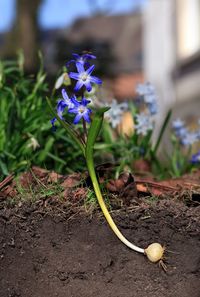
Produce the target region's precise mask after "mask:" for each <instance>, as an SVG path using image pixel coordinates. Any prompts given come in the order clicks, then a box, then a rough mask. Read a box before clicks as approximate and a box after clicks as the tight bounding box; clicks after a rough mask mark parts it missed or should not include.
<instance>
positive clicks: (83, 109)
mask: <svg viewBox="0 0 200 297" xmlns="http://www.w3.org/2000/svg"><path fill="white" fill-rule="evenodd" d="M72 103H73V104H74V107H72V108H70V109H69V110H68V112H69V113H75V114H76V116H75V118H74V121H73V123H74V124H77V123H78V122H79V121H80V120H81V119H82V118H83V119H84V120H85V121H86V122H88V123H90V113H91V112H92V111H91V109H90V108H88V107H87V105H88V103H90V101H89V100H87V99H86V98H84V97H83V98H82V100H81V102H79V101H77V100H76V99H75V98H72Z"/></svg>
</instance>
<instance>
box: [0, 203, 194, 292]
mask: <svg viewBox="0 0 200 297" xmlns="http://www.w3.org/2000/svg"><path fill="white" fill-rule="evenodd" d="M46 208H47V206H42V207H41V205H40V206H38V205H37V204H34V205H33V204H29V205H27V204H22V205H21V204H20V206H19V205H18V206H17V207H16V206H14V207H6V206H5V205H3V206H1V209H0V296H1V297H56V296H58V297H94V296H95V297H122V296H123V297H157V296H159V297H160V296H163V297H190V296H193V297H200V206H195V207H191V206H190V207H189V206H186V205H185V204H184V203H183V202H181V201H174V200H172V199H171V200H170V199H168V200H160V201H157V202H153V201H151V202H146V203H145V202H144V201H143V202H142V203H141V204H140V205H137V206H132V207H128V208H126V209H125V208H123V207H122V208H121V209H118V210H116V211H113V212H112V215H113V217H114V219H115V221H116V223H117V225H118V227H119V228H120V230H121V231H122V233H123V234H124V235H125V236H126V237H127V238H128V239H129V240H130V241H131V242H133V243H135V244H137V245H139V246H141V247H147V246H148V244H150V243H152V242H160V243H161V244H163V245H165V247H166V259H165V263H166V265H167V271H166V272H165V271H164V270H163V269H162V268H161V267H159V264H152V263H150V262H149V261H148V260H147V259H146V258H145V257H144V256H143V255H142V254H138V253H136V252H133V251H132V250H130V249H128V248H127V247H126V246H124V245H123V244H122V243H121V242H120V241H119V240H118V239H117V238H116V236H115V235H114V234H113V233H112V231H111V230H110V228H109V226H108V225H107V223H106V222H105V219H104V218H103V217H102V216H101V212H100V211H99V210H96V211H93V212H92V214H91V213H85V212H84V211H83V210H82V211H81V212H80V211H77V210H76V211H70V212H69V211H68V210H67V207H65V206H64V205H63V204H61V203H60V205H59V204H56V205H54V206H52V207H51V208H48V210H47V209H46Z"/></svg>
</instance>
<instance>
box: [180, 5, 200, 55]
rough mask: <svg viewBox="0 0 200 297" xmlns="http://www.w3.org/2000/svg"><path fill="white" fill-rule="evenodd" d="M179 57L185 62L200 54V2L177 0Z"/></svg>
mask: <svg viewBox="0 0 200 297" xmlns="http://www.w3.org/2000/svg"><path fill="white" fill-rule="evenodd" d="M176 3H177V7H176V11H177V56H178V59H179V60H184V59H187V58H190V57H191V56H193V55H195V54H196V53H197V52H200V0H177V2H176Z"/></svg>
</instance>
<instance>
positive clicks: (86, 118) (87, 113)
mask: <svg viewBox="0 0 200 297" xmlns="http://www.w3.org/2000/svg"><path fill="white" fill-rule="evenodd" d="M83 118H84V120H85V121H86V122H87V123H90V112H89V110H88V112H85V113H84V114H83Z"/></svg>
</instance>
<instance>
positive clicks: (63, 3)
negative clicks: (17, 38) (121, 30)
mask: <svg viewBox="0 0 200 297" xmlns="http://www.w3.org/2000/svg"><path fill="white" fill-rule="evenodd" d="M28 1H34V0H27V3H28ZM147 1H148V0H43V3H42V5H41V7H40V10H39V16H38V17H39V24H40V26H41V27H42V28H44V29H50V28H60V27H64V26H69V25H71V24H72V23H73V22H74V21H75V20H76V19H77V18H78V17H86V16H91V15H92V12H93V11H94V9H95V3H96V5H97V7H98V8H99V9H101V10H103V11H105V9H106V8H107V9H108V11H109V14H120V13H128V12H131V11H132V10H134V9H136V8H138V7H142V6H143V5H145V3H146V2H147ZM90 3H93V6H91V5H90ZM14 17H15V0H0V32H3V31H8V30H9V29H10V28H11V26H12V24H13V20H14Z"/></svg>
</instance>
